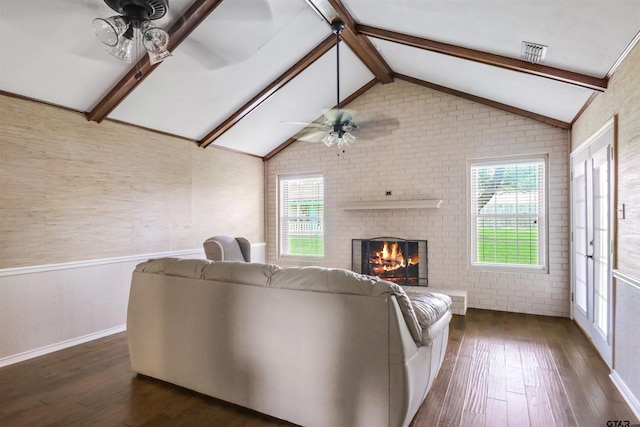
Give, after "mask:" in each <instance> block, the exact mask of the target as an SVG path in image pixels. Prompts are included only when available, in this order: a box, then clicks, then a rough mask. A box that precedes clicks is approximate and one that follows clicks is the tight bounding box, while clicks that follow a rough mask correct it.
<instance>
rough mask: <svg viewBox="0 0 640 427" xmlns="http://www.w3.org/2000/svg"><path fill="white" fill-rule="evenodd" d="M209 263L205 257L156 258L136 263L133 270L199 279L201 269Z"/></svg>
mask: <svg viewBox="0 0 640 427" xmlns="http://www.w3.org/2000/svg"><path fill="white" fill-rule="evenodd" d="M209 264H211V261H209V260H206V259H180V258H157V259H150V260H148V261H145V262H142V263H140V264H138V265H137V266H136V269H135V271H137V272H139V273H154V274H166V275H167V276H178V277H188V278H190V279H201V278H202V272H203V270H204V269H205V268H206V267H207V266H208V265H209Z"/></svg>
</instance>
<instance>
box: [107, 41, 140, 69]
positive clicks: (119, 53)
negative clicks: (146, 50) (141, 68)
mask: <svg viewBox="0 0 640 427" xmlns="http://www.w3.org/2000/svg"><path fill="white" fill-rule="evenodd" d="M132 48H133V42H132V41H131V39H130V38H127V37H120V40H119V41H118V44H117V45H115V46H107V48H106V49H105V50H106V51H107V52H109V53H110V54H111V55H113V56H115V57H116V58H118V59H120V60H122V61H124V62H128V63H131V50H132Z"/></svg>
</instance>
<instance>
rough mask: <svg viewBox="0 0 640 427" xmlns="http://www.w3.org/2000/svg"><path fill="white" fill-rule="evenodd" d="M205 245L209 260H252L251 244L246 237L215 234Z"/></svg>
mask: <svg viewBox="0 0 640 427" xmlns="http://www.w3.org/2000/svg"><path fill="white" fill-rule="evenodd" d="M203 246H204V253H205V256H206V257H207V259H209V260H212V261H245V262H251V244H250V243H249V241H248V240H247V239H245V238H244V237H230V236H213V237H210V238H208V239H207V240H205V241H204V243H203Z"/></svg>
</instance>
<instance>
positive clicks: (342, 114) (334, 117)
mask: <svg viewBox="0 0 640 427" xmlns="http://www.w3.org/2000/svg"><path fill="white" fill-rule="evenodd" d="M324 117H325V119H326V120H327V121H329V122H331V123H334V124H336V123H345V122H348V121H349V120H352V117H353V111H352V110H345V109H343V108H332V109H331V110H329V111H327V112H326V113H324Z"/></svg>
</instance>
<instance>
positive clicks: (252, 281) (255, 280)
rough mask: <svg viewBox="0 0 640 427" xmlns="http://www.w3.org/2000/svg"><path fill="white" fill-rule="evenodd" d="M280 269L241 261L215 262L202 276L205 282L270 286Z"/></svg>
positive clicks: (269, 265)
mask: <svg viewBox="0 0 640 427" xmlns="http://www.w3.org/2000/svg"><path fill="white" fill-rule="evenodd" d="M279 268H280V267H278V266H277V265H274V264H260V263H252V262H241V261H215V262H212V263H211V264H209V265H208V266H207V267H206V268H205V269H204V272H203V274H202V278H203V279H205V280H216V281H218V282H231V283H242V284H245V285H254V286H269V279H270V278H271V276H272V275H273V273H274V272H275V271H277V270H278V269H279Z"/></svg>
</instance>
